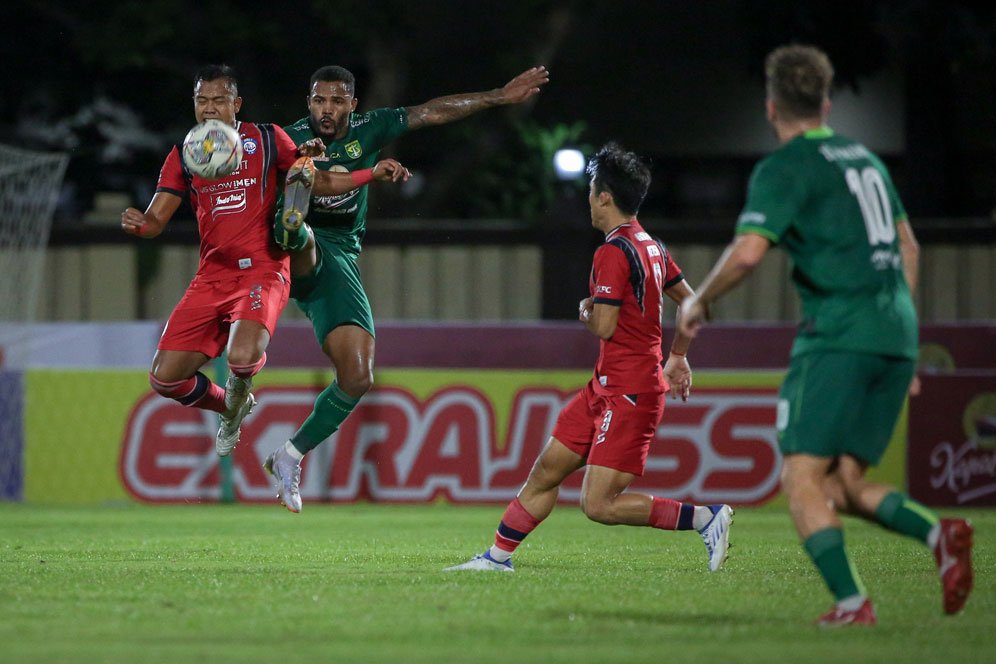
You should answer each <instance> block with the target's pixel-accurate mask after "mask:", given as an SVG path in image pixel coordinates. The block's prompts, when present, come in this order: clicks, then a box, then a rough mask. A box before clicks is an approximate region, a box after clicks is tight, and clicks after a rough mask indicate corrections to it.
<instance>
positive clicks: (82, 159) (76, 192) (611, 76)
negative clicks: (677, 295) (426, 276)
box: [0, 0, 996, 224]
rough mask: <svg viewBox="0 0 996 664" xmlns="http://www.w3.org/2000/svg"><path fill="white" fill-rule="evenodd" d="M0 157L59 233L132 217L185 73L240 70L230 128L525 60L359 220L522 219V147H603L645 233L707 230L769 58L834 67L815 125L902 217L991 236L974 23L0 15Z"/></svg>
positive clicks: (988, 59)
mask: <svg viewBox="0 0 996 664" xmlns="http://www.w3.org/2000/svg"><path fill="white" fill-rule="evenodd" d="M5 7H6V9H5V12H6V16H5V20H4V28H3V30H4V33H5V37H6V38H5V39H3V40H0V57H2V59H3V62H5V63H6V64H7V66H6V68H5V72H4V76H3V78H2V81H0V128H2V129H3V132H4V137H5V138H4V142H11V143H14V144H18V145H22V146H29V147H36V148H43V149H61V150H67V151H69V152H70V154H71V155H72V162H71V164H70V170H69V174H68V179H67V187H66V190H65V191H64V196H63V200H62V202H61V204H60V210H59V221H60V223H63V224H72V223H75V221H76V220H77V219H78V218H79V217H80V216H82V215H83V214H85V213H86V211H87V210H89V209H90V208H91V207H92V206H93V201H94V194H95V193H96V192H98V191H117V192H122V193H125V194H127V195H128V196H129V197H130V198H131V199H132V200H133V201H134V202H136V203H137V204H139V205H144V203H145V202H146V201H147V199H148V197H149V196H150V194H151V190H152V186H153V185H154V182H155V178H156V175H157V173H158V168H159V166H160V164H161V162H162V159H163V157H164V155H165V151H166V150H167V149H168V146H169V144H170V143H172V142H174V141H175V140H177V139H178V138H180V137H182V135H183V134H184V133H185V132H186V130H187V129H188V128H189V126H190V124H191V123H192V117H193V116H192V108H191V105H190V94H191V82H192V75H193V72H194V71H195V69H196V68H197V66H198V65H200V64H203V63H207V62H218V61H225V62H228V63H230V64H232V65H234V66H236V67H237V68H238V69H239V70H240V71H241V73H242V83H241V93H242V95H243V97H244V98H245V106H244V110H243V113H242V116H243V118H244V119H249V120H266V121H274V122H279V123H284V124H287V123H290V122H291V121H293V120H295V119H297V118H299V117H301V116H302V115H304V114H305V107H304V99H305V95H306V93H307V82H308V78H309V76H310V74H311V72H312V71H313V70H314V69H316V68H317V67H319V66H321V65H325V64H332V63H338V64H342V65H345V66H347V67H349V68H350V69H352V70H353V71H354V72H355V73H356V74H357V77H358V90H357V96H358V98H359V100H360V108H361V110H362V109H370V108H374V107H378V106H384V105H392V106H393V105H406V104H407V105H412V104H417V103H420V102H423V101H425V100H427V99H429V98H431V97H434V96H438V95H443V94H450V93H455V92H466V91H475V90H481V89H487V88H490V87H495V86H498V85H501V84H503V83H504V82H505V81H507V80H508V79H509V78H511V77H512V76H513V75H515V74H516V73H518V72H519V71H521V70H522V69H524V68H526V67H528V66H531V65H533V64H545V65H547V66H548V68H549V69H550V70H551V72H552V80H551V83H550V85H549V86H547V88H546V89H545V90H544V91H543V93H542V94H541V95H540V96H539V97H538V98H537V99H536V101H535V103H533V104H530V105H528V106H524V107H518V108H514V109H504V110H500V111H490V112H487V113H482V114H480V115H477V116H475V117H473V118H470V119H468V120H466V121H464V122H461V123H458V124H454V125H451V126H447V127H440V128H432V129H427V130H424V131H420V132H415V133H413V134H411V135H409V136H407V137H404V138H403V139H401V140H399V141H398V142H397V143H396V144H395V146H394V147H393V149H392V154H393V155H394V156H397V157H400V158H402V159H403V160H404V161H405V162H406V163H408V164H410V165H411V166H413V167H414V168H415V169H417V171H418V173H419V176H420V177H419V178H417V179H416V181H415V182H414V183H413V184H412V185H411V186H409V187H406V188H405V189H403V190H401V192H399V193H395V192H391V191H387V190H386V188H385V190H383V191H379V192H377V195H376V199H375V211H374V215H375V216H377V217H410V218H414V217H423V218H432V217H437V218H438V217H446V218H454V217H455V218H476V217H495V216H504V217H516V218H528V219H534V220H536V219H542V218H543V217H544V215H546V216H549V214H550V213H551V211H552V210H555V209H556V198H557V194H558V193H562V192H558V190H557V185H556V184H555V183H554V181H553V179H552V173H551V172H550V169H549V166H548V164H547V163H546V161H545V159H541V158H540V157H545V154H537V153H538V152H539V151H538V150H537V149H535V146H536V145H537V144H538V142H542V141H543V140H546V141H547V142H548V143H550V142H553V143H558V144H559V143H571V144H577V145H579V146H582V147H584V148H587V149H589V150H590V149H591V148H593V147H597V146H598V145H599V144H601V143H603V142H604V141H606V140H610V139H616V140H619V141H621V142H623V143H624V144H625V145H626V146H627V147H630V148H631V149H634V150H637V151H639V152H641V153H643V154H645V155H647V156H648V157H650V158H651V159H652V160H653V163H654V169H655V184H654V187H653V189H652V191H651V194H650V197H649V199H648V201H647V204H646V206H645V209H644V215H645V216H648V217H670V218H680V219H688V218H691V219H704V220H709V219H723V220H724V221H725V223H730V221H731V216H732V215H735V214H736V212H737V209H738V207H739V205H740V204H741V203H742V198H743V191H744V186H745V184H746V178H747V176H748V175H749V173H750V168H751V166H752V164H753V163H754V161H755V160H756V159H757V158H758V157H759V156H761V155H762V154H764V153H765V152H766V151H768V150H770V149H771V148H772V147H774V145H775V143H774V140H773V138H772V137H771V134H770V131H769V130H768V128H767V127H766V125H765V122H764V117H763V77H762V62H763V57H764V55H765V53H767V52H768V51H769V50H770V49H771V48H773V47H774V46H777V45H779V44H782V43H786V42H790V41H801V42H808V43H814V44H817V45H819V46H821V47H823V48H824V49H826V50H827V51H828V53H829V54H830V56H831V58H832V59H833V61H834V64H835V66H836V69H837V79H838V87H837V90H836V91H835V96H834V112H833V114H832V116H831V121H832V122H831V124H832V125H833V126H834V127H835V128H836V129H838V130H839V131H842V132H844V133H848V134H850V135H853V136H854V137H856V138H858V139H859V140H862V141H865V142H866V143H867V144H868V145H869V147H871V148H872V149H874V150H877V151H878V152H880V153H881V154H882V155H883V156H884V157H885V159H886V161H887V163H888V164H889V165H890V167H891V168H892V169H893V171H894V175H895V178H896V180H897V184H898V186H899V188H900V191H901V193H902V195H903V196H904V198H905V201H906V203H907V207H908V208H909V211H910V213H911V216H912V217H913V218H914V220H915V219H916V218H917V217H945V218H950V217H976V218H978V217H990V216H991V215H992V213H993V208H994V201H996V197H994V195H993V192H994V191H996V121H994V115H993V111H992V109H993V108H994V105H996V74H994V72H996V52H994V44H996V10H994V9H993V6H992V5H990V4H988V3H975V2H930V1H927V0H905V1H895V2H851V1H827V0H816V1H813V2H805V3H798V2H791V1H788V0H760V1H757V0H755V1H748V0H716V1H714V2H708V3H698V2H696V3H693V2H678V1H662V2H636V1H628V0H623V1H616V2H612V3H605V2H594V1H587V0H576V1H569V0H561V1H555V2H539V1H527V0H513V1H510V2H502V3H496V2H458V1H456V0H450V1H442V0H428V1H427V0H421V1H419V2H414V3H413V2H400V1H395V0H382V1H377V0H366V1H364V2H360V1H353V0H348V1H344V2H319V1H317V0H315V1H312V2H308V1H304V2H298V3H294V4H284V3H262V2H245V1H242V2H236V1H231V0H210V1H206V2H188V1H180V2H178V1H176V0H145V1H143V2H112V1H110V0H95V1H92V2H84V3H78V2H62V1H57V0H47V1H46V0H31V1H30V2H27V1H22V0H16V1H14V2H8V3H6V5H5Z"/></svg>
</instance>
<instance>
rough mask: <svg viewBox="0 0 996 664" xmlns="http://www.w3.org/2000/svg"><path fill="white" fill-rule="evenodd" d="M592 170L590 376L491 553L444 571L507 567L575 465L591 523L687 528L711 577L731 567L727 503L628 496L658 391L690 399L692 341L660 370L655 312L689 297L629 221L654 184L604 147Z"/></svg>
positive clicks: (586, 309) (653, 427) (680, 340)
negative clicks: (701, 544)
mask: <svg viewBox="0 0 996 664" xmlns="http://www.w3.org/2000/svg"><path fill="white" fill-rule="evenodd" d="M588 174H589V175H590V176H591V183H590V191H589V194H588V203H589V205H590V206H591V224H592V226H594V227H595V228H597V229H598V230H600V231H602V232H603V233H605V244H603V245H602V246H601V247H599V248H598V250H597V251H596V252H595V259H594V262H593V264H592V269H591V278H590V283H589V291H590V297H587V298H585V299H583V300H581V302H580V305H579V307H578V318H579V319H580V320H581V322H583V323H584V325H585V327H586V328H588V331H589V332H591V333H592V334H594V335H595V336H597V337H598V338H599V339H601V341H600V349H599V354H598V362H597V363H596V364H595V374H594V376H593V377H592V379H591V380H590V381H589V382H588V384H587V385H586V386H585V387H584V388H583V389H582V390H581V391H580V392H579V393H578V394H577V396H576V397H575V398H574V399H573V400H572V401H571V402H570V403H569V404H568V405H567V406H566V407H565V408H564V410H563V411H561V413H560V416H559V417H558V418H557V424H556V426H555V427H554V429H553V435H552V436H551V437H550V440H549V441H548V442H547V444H546V447H545V448H544V449H543V451H542V452H541V453H540V456H539V458H538V459H537V460H536V462H535V464H534V465H533V468H532V470H531V471H530V473H529V477H528V479H527V480H526V483H525V485H524V486H523V487H522V489H521V490H520V491H519V495H518V496H517V497H516V498H515V500H513V501H512V502H511V503H509V505H508V508H507V509H506V510H505V514H504V515H503V516H502V519H501V523H500V524H499V525H498V531H497V533H496V534H495V543H494V545H493V546H492V547H491V548H490V549H489V550H488V551H485V552H484V553H483V554H481V555H479V556H475V557H474V558H473V559H471V560H470V561H468V562H466V563H463V564H462V565H456V566H454V567H449V568H447V570H446V571H458V570H482V571H499V572H511V571H513V568H512V553H513V552H514V551H515V549H516V547H518V546H519V544H521V543H522V540H523V539H524V538H525V537H526V535H528V534H529V533H530V532H531V531H532V530H533V529H534V528H536V526H538V525H539V524H540V522H541V521H543V519H545V518H546V517H547V516H549V514H550V512H551V511H552V510H553V507H554V505H555V504H556V502H557V496H558V494H559V489H560V484H561V483H562V482H563V481H564V480H565V479H567V476H568V475H570V474H571V473H573V472H574V471H575V470H578V469H579V468H582V467H586V469H585V476H584V485H583V487H582V490H581V509H582V510H584V513H585V514H586V515H587V516H588V518H589V519H591V520H593V521H597V522H599V523H604V524H606V525H617V524H625V525H629V526H651V527H653V528H660V529H662V530H692V529H694V530H697V531H698V532H699V534H700V535H701V536H702V538H703V540H704V541H705V544H706V550H707V551H708V554H709V569H710V570H711V571H716V570H718V569H719V568H720V567H722V565H723V562H724V561H725V560H726V554H727V549H728V548H729V530H730V524H731V523H732V522H733V510H732V509H731V508H730V506H729V505H709V506H696V505H692V504H687V503H680V502H678V501H675V500H669V499H666V498H656V497H653V496H648V495H645V494H640V493H627V492H626V488H627V487H629V485H630V483H632V481H633V480H634V479H635V478H636V477H637V476H639V475H642V474H643V470H644V466H645V465H646V461H647V452H648V450H649V448H650V442H651V441H652V440H653V439H654V434H655V433H656V431H657V424H658V423H659V422H660V419H661V415H662V414H663V412H664V395H665V393H666V392H668V391H671V395H672V398H677V397H678V396H679V395H680V396H681V398H682V400H685V399H687V398H688V395H689V392H690V390H691V386H692V371H691V368H690V367H689V366H688V362H687V360H686V358H685V353H686V352H687V350H688V346H689V344H690V342H691V339H690V338H689V337H688V336H685V335H683V334H680V333H677V332H676V333H675V338H674V341H673V343H672V344H671V352H670V356H669V357H668V359H667V363H666V364H665V365H664V367H663V369H662V368H661V361H662V360H663V355H662V353H661V336H662V334H661V314H662V310H663V305H664V295H667V296H668V297H669V298H670V299H672V300H674V301H675V302H677V303H678V304H680V303H681V302H682V301H683V300H684V299H685V298H687V297H690V296H691V295H693V293H692V289H691V288H690V287H689V286H688V284H687V282H686V281H685V278H684V276H683V275H682V273H681V270H680V269H679V268H678V266H677V265H676V264H675V262H674V260H673V259H672V258H671V255H670V254H669V253H668V251H667V249H666V248H665V247H664V244H663V243H661V242H660V240H657V239H656V238H654V237H652V236H651V235H650V234H648V233H647V232H646V231H644V230H643V228H642V227H641V226H640V222H639V221H637V219H636V213H637V212H638V211H639V208H640V204H641V203H642V202H643V199H644V197H645V196H646V194H647V188H648V187H649V185H650V171H649V169H648V168H647V166H646V165H645V164H644V163H643V162H642V161H641V160H640V159H639V157H637V156H636V155H635V154H633V153H632V152H626V151H624V150H623V149H622V148H620V147H619V146H617V145H614V144H609V145H607V146H605V147H604V148H602V149H601V150H600V151H599V152H598V154H596V155H595V157H594V158H593V159H592V160H591V163H590V164H589V165H588Z"/></svg>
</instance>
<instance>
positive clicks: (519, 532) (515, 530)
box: [495, 498, 540, 553]
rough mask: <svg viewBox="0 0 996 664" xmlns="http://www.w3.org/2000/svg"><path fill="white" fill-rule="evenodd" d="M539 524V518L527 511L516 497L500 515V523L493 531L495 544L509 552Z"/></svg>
mask: <svg viewBox="0 0 996 664" xmlns="http://www.w3.org/2000/svg"><path fill="white" fill-rule="evenodd" d="M539 524H540V522H539V519H537V518H536V517H534V516H533V515H532V514H530V513H529V512H527V511H526V508H525V507H523V506H522V503H520V502H519V499H518V498H516V499H515V500H513V501H512V502H510V503H509V504H508V507H507V508H506V509H505V514H503V515H502V517H501V523H499V524H498V531H497V532H496V533H495V546H497V547H498V548H499V549H501V550H503V551H508V552H509V553H511V552H513V551H515V549H516V547H518V546H519V545H520V544H522V540H524V539H525V538H526V535H528V534H529V533H531V532H532V531H533V529H534V528H536V526H538V525H539Z"/></svg>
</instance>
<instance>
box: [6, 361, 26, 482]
mask: <svg viewBox="0 0 996 664" xmlns="http://www.w3.org/2000/svg"><path fill="white" fill-rule="evenodd" d="M23 495H24V374H23V373H22V372H20V371H0V500H21V499H22V498H23Z"/></svg>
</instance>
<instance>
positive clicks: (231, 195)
mask: <svg viewBox="0 0 996 664" xmlns="http://www.w3.org/2000/svg"><path fill="white" fill-rule="evenodd" d="M210 197H211V201H210V204H211V217H212V218H214V217H219V216H221V215H223V214H234V213H236V212H242V211H243V210H245V209H246V190H245V189H235V190H232V191H223V192H218V193H214V194H211V195H210Z"/></svg>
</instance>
